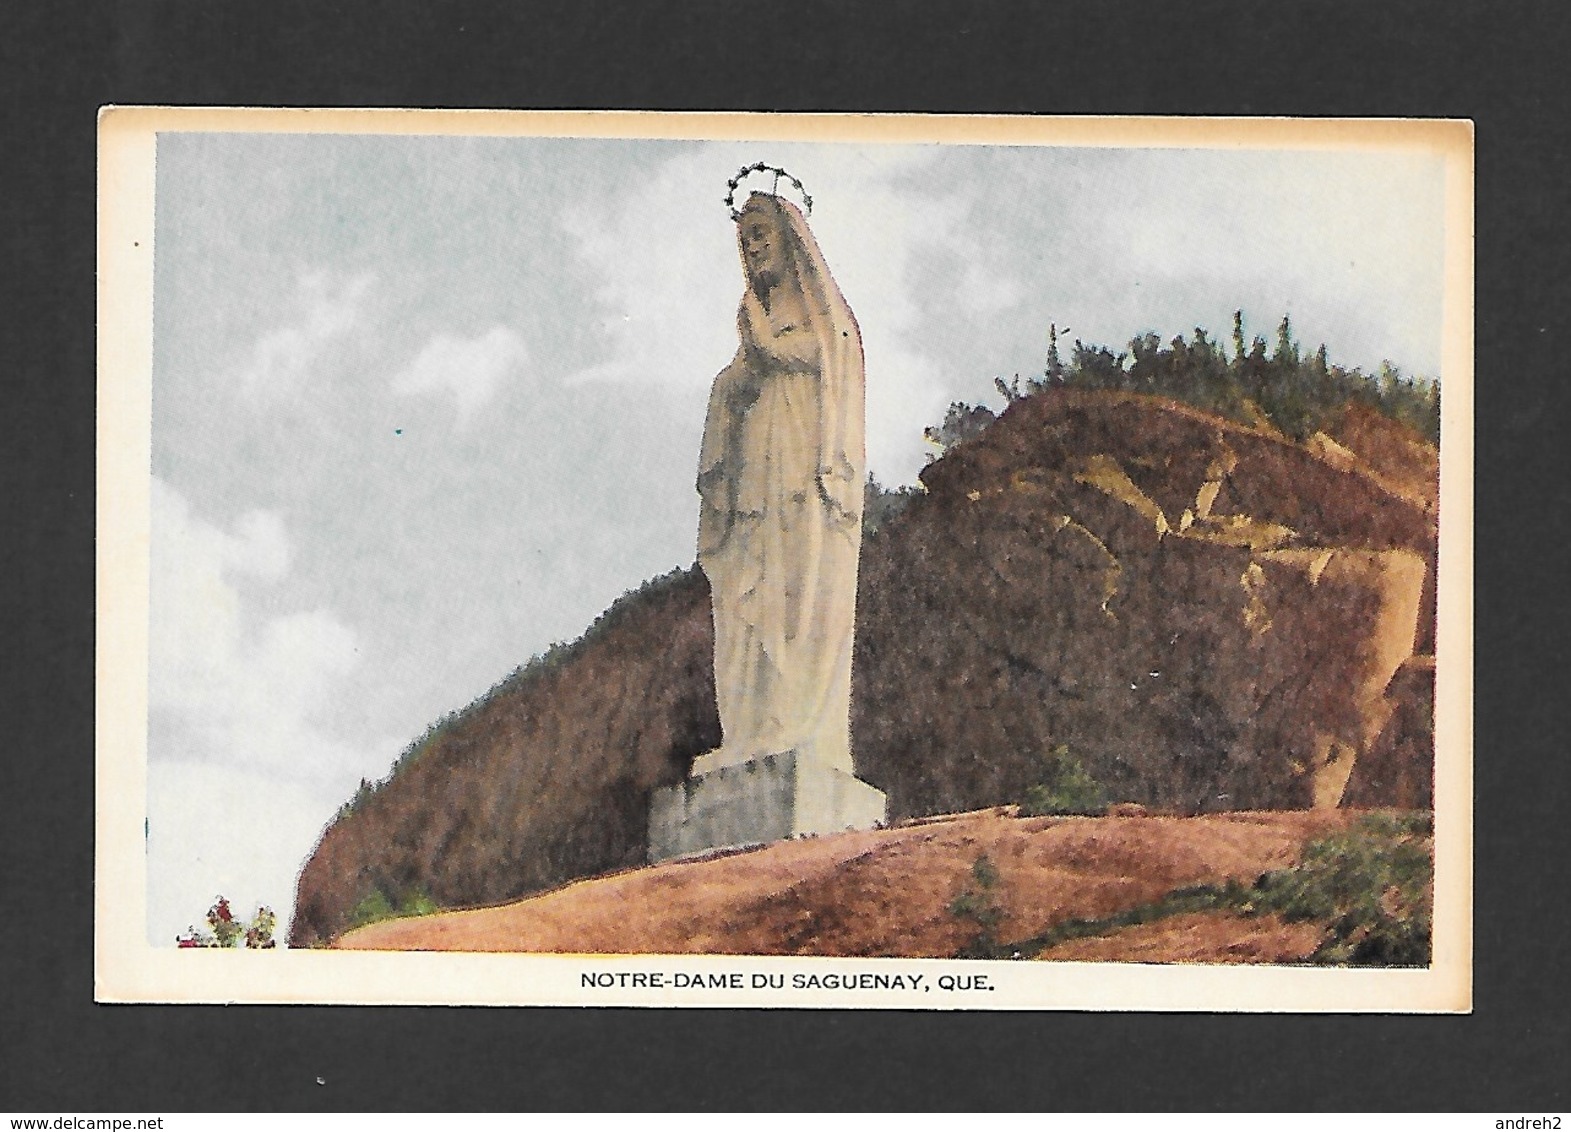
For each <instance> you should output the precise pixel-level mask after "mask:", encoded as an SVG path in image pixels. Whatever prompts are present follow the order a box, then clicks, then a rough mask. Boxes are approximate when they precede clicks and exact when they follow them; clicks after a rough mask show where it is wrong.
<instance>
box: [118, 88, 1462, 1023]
mask: <svg viewBox="0 0 1571 1132" xmlns="http://www.w3.org/2000/svg"><path fill="white" fill-rule="evenodd" d="M99 137H100V183H99V194H100V196H99V199H100V204H99V208H100V225H99V288H100V291H99V496H98V499H99V511H98V547H99V551H98V553H99V559H98V565H99V575H98V627H99V632H98V648H99V653H98V667H97V675H98V716H97V726H98V750H97V776H98V777H97V797H98V816H97V832H98V838H97V847H96V867H97V886H96V890H97V907H96V917H95V923H96V959H97V968H96V974H97V988H96V994H97V997H98V998H99V999H100V1000H101V1001H117V1002H119V1001H148V1002H269V1003H454V1004H467V1003H475V1004H533V1005H554V1004H577V1005H606V1006H610V1005H619V1006H626V1005H638V1006H683V1005H693V1006H711V1007H712V1006H735V1007H759V1006H765V1007H788V1008H799V1007H833V1008H844V1007H860V1008H898V1009H911V1008H923V1009H1043V1008H1052V1009H1077V1010H1129V1009H1150V1010H1218V1011H1224V1010H1225V1011H1240V1010H1246V1011H1338V1012H1347V1011H1430V1012H1440V1011H1466V1010H1469V1009H1470V1008H1471V963H1472V959H1471V938H1472V919H1471V917H1472V871H1471V861H1472V822H1471V814H1472V789H1471V759H1472V739H1471V729H1472V715H1471V699H1472V689H1471V664H1472V659H1471V650H1472V646H1471V636H1472V624H1471V610H1472V596H1471V595H1472V578H1471V559H1472V546H1471V539H1472V399H1473V389H1472V382H1473V377H1472V374H1473V358H1472V352H1473V333H1472V319H1473V297H1472V270H1473V268H1472V237H1473V226H1472V200H1473V148H1472V147H1473V140H1472V130H1471V127H1470V125H1469V124H1468V123H1466V122H1455V121H1439V120H1435V121H1373V120H1361V121H1331V120H1249V119H1216V120H1210V119H1119V118H1113V119H1089V118H1077V119H1052V118H1008V117H991V118H980V117H944V116H888V117H880V116H851V115H847V116H837V115H801V116H792V115H769V114H751V115H713V114H640V113H621V112H617V113H533V112H530V113H518V112H437V111H429V112H427V111H337V110H334V111H309V110H291V111H276V110H197V109H160V108H142V107H114V108H107V109H105V110H104V111H103V113H102V115H101V119H100V124H99Z"/></svg>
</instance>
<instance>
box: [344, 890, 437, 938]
mask: <svg viewBox="0 0 1571 1132" xmlns="http://www.w3.org/2000/svg"><path fill="white" fill-rule="evenodd" d="M441 910H442V909H441V906H440V905H438V904H437V903H436V901H434V900H432V899H431V897H430V896H428V895H426V893H425V892H424V891H422V890H420V889H414V890H412V891H409V892H405V893H404V894H403V895H402V896H400V897H399V898H398V899H397V900H396V901H393V900H389V899H388V897H387V894H386V893H385V892H383V891H382V890H381V889H380V888H373V889H372V890H371V891H370V892H368V893H366V895H364V896H362V897H361V898H360V899H359V901H358V902H356V904H355V906H354V907H353V908H351V909H350V910H349V924H348V926H347V927H346V928H345V929H344V930H345V931H354V930H355V929H356V928H363V927H365V926H366V925H367V924H374V923H377V922H379V921H381V920H400V919H403V918H404V917H405V916H429V915H431V914H432V913H435V912H440V911H441Z"/></svg>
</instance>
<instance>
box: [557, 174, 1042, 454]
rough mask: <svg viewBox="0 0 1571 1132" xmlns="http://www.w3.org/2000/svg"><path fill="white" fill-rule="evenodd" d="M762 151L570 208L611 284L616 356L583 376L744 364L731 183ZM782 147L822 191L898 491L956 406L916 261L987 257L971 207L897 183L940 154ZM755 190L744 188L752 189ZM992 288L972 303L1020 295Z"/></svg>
mask: <svg viewBox="0 0 1571 1132" xmlns="http://www.w3.org/2000/svg"><path fill="white" fill-rule="evenodd" d="M761 148H762V147H760V146H757V145H745V146H742V145H732V144H716V145H712V146H706V147H703V148H702V149H699V150H697V151H692V152H686V153H683V154H681V155H680V156H678V157H675V158H672V159H671V160H669V161H667V162H665V163H664V164H663V165H660V166H658V167H657V168H655V169H654V170H652V171H651V172H650V173H649V174H648V175H647V176H645V177H642V178H640V179H639V180H638V181H637V183H636V184H634V185H632V186H630V187H629V188H628V189H627V190H626V192H625V193H624V194H623V195H622V196H620V197H619V198H618V199H616V200H614V201H611V202H609V203H602V204H601V205H599V206H598V207H593V208H591V207H589V206H586V205H582V204H579V205H575V206H572V207H570V208H569V209H568V210H567V211H566V212H565V213H564V216H563V224H564V227H565V228H566V229H567V230H568V232H569V233H570V234H571V235H572V236H574V237H575V238H576V241H577V244H578V250H579V253H580V255H581V256H582V258H583V261H584V263H585V265H586V266H587V267H588V268H589V269H590V271H591V272H592V273H593V274H595V275H596V276H597V277H598V278H599V279H600V280H601V283H600V285H599V287H598V289H597V291H596V298H597V300H598V307H599V311H598V313H599V315H600V318H599V321H598V323H597V324H596V326H597V329H598V334H599V337H600V339H601V342H602V345H603V346H604V348H605V353H606V355H607V356H606V357H605V359H604V360H603V361H601V362H599V363H598V364H596V365H594V366H591V367H589V368H587V369H584V370H581V371H579V372H578V373H576V374H574V375H572V377H571V378H570V380H576V381H589V380H606V381H628V382H634V381H636V382H643V383H647V382H656V383H668V384H672V385H678V386H686V387H691V386H693V385H695V384H696V385H702V386H707V385H708V383H709V382H710V381H711V380H712V379H713V377H714V375H715V374H716V373H717V372H718V371H719V370H720V368H721V367H722V366H724V365H725V363H726V362H727V361H728V360H729V359H730V357H731V354H732V353H733V352H734V351H735V349H736V328H735V314H736V306H737V301H738V299H739V298H740V295H741V287H742V277H741V268H740V266H739V264H738V262H737V254H736V245H735V234H734V228H733V227H732V225H731V224H730V222H729V221H728V220H727V218H726V215H725V210H724V206H723V205H722V204H721V203H720V201H719V196H720V195H721V194H720V193H719V192H718V188H719V187H720V186H723V185H724V184H725V181H726V178H727V177H729V176H731V175H732V174H733V173H734V172H735V170H736V169H738V168H739V167H741V166H742V165H744V164H749V163H751V162H752V161H755V160H758V158H759V153H760V151H761ZM768 148H769V150H770V154H769V155H768V159H769V160H774V161H780V162H781V163H782V164H784V165H785V166H786V167H787V168H788V169H790V170H791V172H792V173H794V174H796V175H797V176H798V177H800V178H801V179H802V181H803V182H804V183H805V184H806V186H807V191H808V192H810V193H811V194H812V195H813V198H814V203H815V207H814V211H813V214H812V216H811V217H810V221H811V224H812V226H813V231H814V235H815V236H816V237H817V239H818V241H819V244H820V246H821V247H822V248H823V250H824V256H825V259H826V260H827V261H828V263H829V266H830V269H831V270H832V271H833V272H834V275H835V279H836V281H837V282H838V283H839V284H840V288H841V290H842V292H843V293H844V294H845V296H846V299H847V301H848V302H849V303H850V305H851V308H852V310H853V311H855V312H856V316H857V322H858V324H859V325H860V326H861V329H862V339H863V346H864V349H865V352H866V356H867V447H868V462H869V466H870V467H872V468H874V469H875V470H876V471H877V473H878V475H879V478H880V479H881V480H883V481H884V482H886V483H900V482H905V481H907V480H909V479H910V478H912V477H913V476H914V475H915V473H916V472H917V470H919V469H920V468H921V466H922V464H923V462H924V458H925V447H924V445H923V442H922V439H921V437H922V429H923V427H924V426H925V425H927V424H930V423H932V422H933V421H934V420H936V419H938V418H939V417H941V416H942V415H943V409H944V408H945V406H947V404H948V401H949V397H948V394H947V393H946V391H945V389H944V388H943V381H942V378H941V374H940V372H939V369H938V366H937V365H936V363H935V362H934V361H933V359H932V358H931V357H930V356H929V355H928V354H927V353H926V352H925V351H924V350H923V348H922V346H921V341H922V320H921V311H920V307H919V304H918V303H917V296H916V288H917V281H916V278H915V276H916V271H915V268H916V261H917V257H918V255H919V253H920V252H921V251H922V250H923V249H924V248H927V249H930V248H935V247H937V248H951V247H952V248H953V250H956V251H959V252H967V251H971V250H973V249H971V247H970V245H969V244H968V243H965V242H964V237H962V236H961V235H959V234H958V230H959V225H958V224H957V221H958V220H959V219H961V218H962V217H964V215H965V214H966V211H967V208H968V203H969V202H968V198H967V197H965V196H963V195H961V194H959V193H958V192H952V193H950V194H949V195H947V196H943V197H940V196H937V195H934V194H926V193H919V192H916V191H913V190H912V189H910V188H908V187H905V186H902V185H900V184H898V183H897V182H898V179H899V178H900V176H901V175H902V174H905V173H908V172H910V171H912V170H916V169H920V168H921V167H923V166H924V165H925V164H926V163H927V162H928V161H930V160H931V159H932V158H933V157H934V156H936V152H937V151H936V149H935V148H934V147H878V146H873V147H866V148H861V147H835V146H803V147H797V146H787V145H777V146H771V147H768ZM706 187H707V189H712V190H715V191H706ZM749 187H750V184H749V183H744V184H743V186H742V191H743V193H745V192H746V190H747V189H748V188H749ZM982 279H983V276H982V275H980V274H977V275H974V277H973V278H972V280H971V285H970V286H968V289H967V290H968V293H967V295H966V296H965V297H964V300H963V301H964V302H965V303H966V304H967V306H968V307H970V308H975V309H984V310H992V309H996V308H998V307H1000V306H1003V305H1008V304H1009V303H1011V302H1013V301H1015V300H1016V298H1017V289H1016V285H1015V284H1014V283H1013V281H1011V280H1009V279H1007V278H1003V277H1000V276H998V275H994V274H989V275H987V276H986V282H987V284H988V285H987V286H986V287H985V288H984V287H982V286H981V285H980V281H981V280H982ZM935 414H936V415H935Z"/></svg>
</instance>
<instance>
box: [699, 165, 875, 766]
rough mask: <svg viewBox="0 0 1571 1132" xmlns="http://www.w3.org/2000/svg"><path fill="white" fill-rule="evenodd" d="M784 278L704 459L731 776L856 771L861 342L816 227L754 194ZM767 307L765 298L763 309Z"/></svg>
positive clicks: (709, 422)
mask: <svg viewBox="0 0 1571 1132" xmlns="http://www.w3.org/2000/svg"><path fill="white" fill-rule="evenodd" d="M741 217H742V220H741V222H739V224H738V244H739V250H742V251H743V265H744V272H746V270H747V267H746V265H747V258H746V253H745V247H743V235H742V230H743V223H745V222H747V221H748V220H750V219H751V220H755V221H757V220H759V219H762V220H763V221H764V222H765V223H766V224H768V225H769V226H770V230H771V232H772V238H773V239H774V240H775V241H777V244H776V249H777V256H778V262H779V270H778V273H777V278H776V279H775V281H774V284H773V286H772V287H771V288H769V289H768V290H767V292H766V294H765V296H760V295H759V294H758V288H755V287H754V286H753V285H752V283H751V280H750V281H749V285H748V286H747V288H746V290H745V292H744V294H743V297H742V302H741V306H740V308H739V309H738V311H737V337H738V339H739V345H738V349H737V352H736V356H735V357H734V358H733V359H732V361H731V363H730V365H728V366H727V367H726V368H725V369H723V370H721V372H720V374H719V375H718V376H717V377H716V378H715V383H714V387H713V390H712V391H711V393H710V399H709V412H708V417H707V419H706V421H705V424H704V439H703V446H702V450H701V453H700V457H699V468H698V489H699V494H700V497H701V504H700V513H699V524H698V561H699V565H700V566H701V567H702V568H703V571H704V573H705V575H706V576H707V577H708V579H709V584H710V589H711V593H712V595H713V599H712V600H713V605H714V622H715V691H716V698H717V700H718V703H719V709H720V724H721V731H722V746H721V749H720V751H719V752H717V755H718V760H717V761H718V762H719V763H720V764H722V765H724V764H727V763H731V762H738V761H742V760H745V759H749V758H754V757H757V756H760V755H765V754H774V753H780V752H783V751H788V750H795V751H798V752H799V753H802V754H805V755H809V756H811V757H816V758H817V759H819V760H821V761H822V762H824V763H826V764H828V765H830V766H836V767H839V768H841V769H843V770H845V771H847V772H850V771H851V770H852V766H851V750H850V703H851V651H852V638H853V629H854V624H855V610H856V575H857V559H858V556H859V554H860V550H861V537H862V491H863V480H864V478H865V476H866V463H867V459H866V453H865V442H864V438H863V417H864V375H863V359H862V337H861V333H860V331H859V330H858V328H857V324H856V319H855V317H854V316H853V315H852V313H851V308H850V307H849V306H847V305H846V301H845V299H844V297H843V296H842V295H841V294H840V289H839V287H838V286H836V284H835V281H834V279H833V277H832V276H831V275H830V274H829V268H828V266H827V265H826V264H825V262H824V257H823V253H822V252H821V251H820V250H819V247H818V243H817V241H815V240H814V238H813V235H812V233H811V231H809V229H808V227H807V222H806V221H805V220H804V219H803V217H802V214H801V213H800V212H799V211H798V210H797V208H796V207H795V206H794V205H792V204H791V203H790V202H789V201H785V200H782V199H781V198H779V197H775V196H771V195H768V194H763V193H754V194H753V196H752V197H751V198H750V199H749V200H748V202H747V204H746V205H745V206H744V208H743V210H742V213H741ZM766 300H767V301H766Z"/></svg>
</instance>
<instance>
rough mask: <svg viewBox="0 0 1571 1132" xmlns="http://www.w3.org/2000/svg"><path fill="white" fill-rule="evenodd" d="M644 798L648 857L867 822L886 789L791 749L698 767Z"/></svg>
mask: <svg viewBox="0 0 1571 1132" xmlns="http://www.w3.org/2000/svg"><path fill="white" fill-rule="evenodd" d="M694 769H695V772H696V773H694V774H692V775H690V776H689V777H688V779H687V781H685V782H682V783H679V784H678V785H676V786H667V787H664V788H662V789H659V790H656V791H654V792H653V793H652V794H651V795H650V799H649V861H650V863H651V864H653V863H654V862H656V861H667V860H670V859H671V858H672V857H684V856H687V855H689V854H693V853H702V852H705V851H708V850H714V849H734V848H741V847H743V846H747V845H760V844H763V843H765V842H769V841H784V840H786V839H787V838H791V837H796V836H798V835H800V834H807V833H841V832H843V831H844V830H847V829H872V828H874V827H875V826H877V825H878V824H879V823H880V822H882V821H883V820H884V807H885V798H884V792H883V791H882V790H878V789H876V788H874V787H872V786H869V785H868V784H867V783H865V782H863V781H862V780H861V779H859V778H857V777H855V776H854V775H851V774H848V773H846V772H845V771H843V770H841V769H840V768H838V767H832V766H828V765H826V764H825V763H822V762H820V761H819V760H818V759H815V758H812V757H811V756H806V755H802V754H800V753H798V752H796V751H786V752H784V753H783V754H778V755H762V756H760V757H758V758H754V759H749V760H747V761H746V762H741V763H731V764H729V765H723V766H719V767H716V768H714V769H709V770H699V764H695V766H694Z"/></svg>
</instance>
